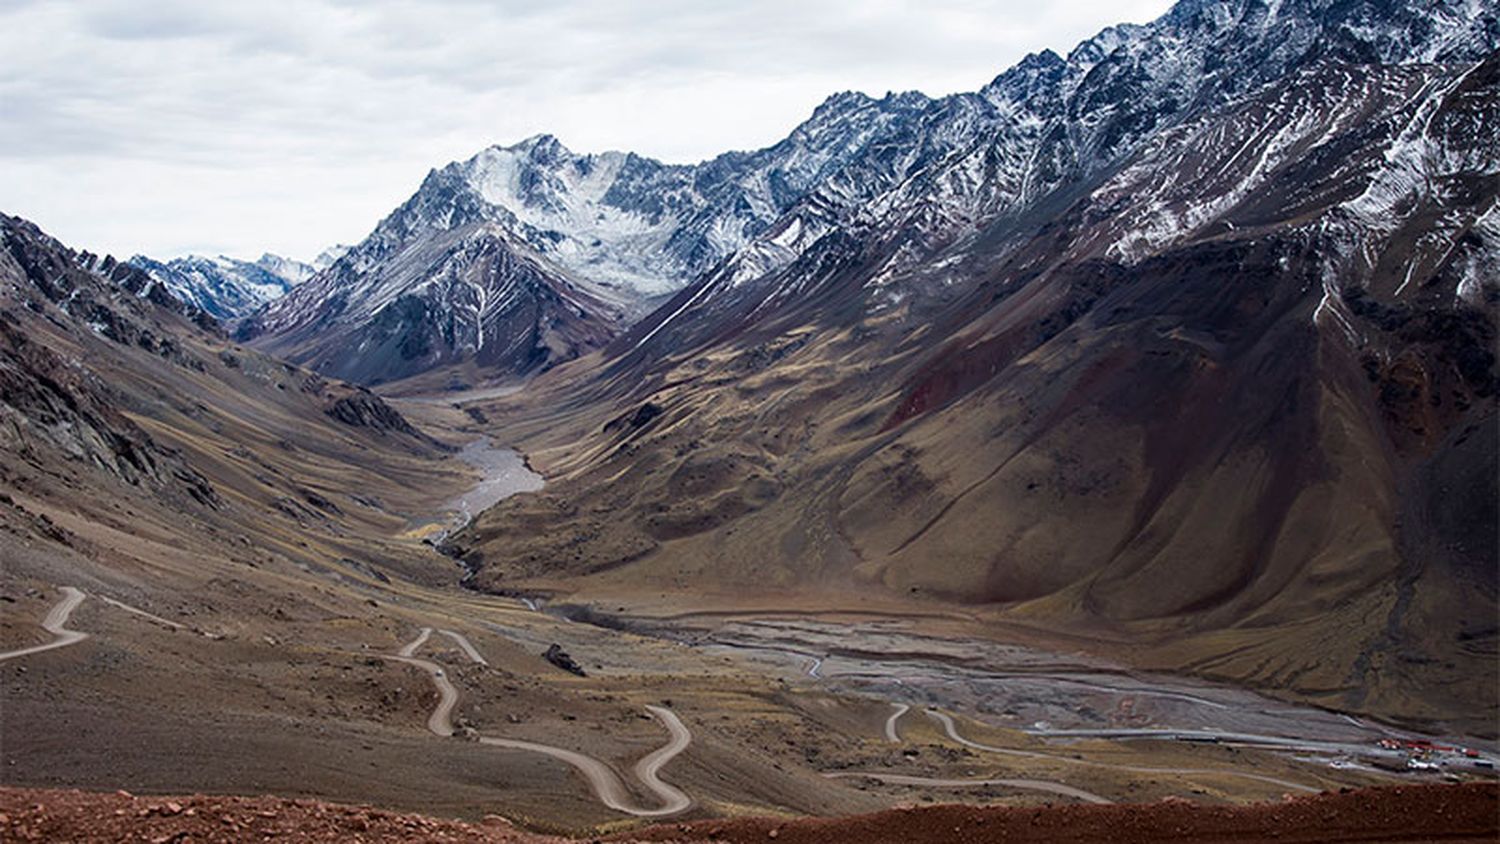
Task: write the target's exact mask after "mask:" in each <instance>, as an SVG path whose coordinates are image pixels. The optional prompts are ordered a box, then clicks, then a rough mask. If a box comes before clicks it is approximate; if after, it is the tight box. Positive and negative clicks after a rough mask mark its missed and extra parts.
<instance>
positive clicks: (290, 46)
mask: <svg viewBox="0 0 1500 844" xmlns="http://www.w3.org/2000/svg"><path fill="white" fill-rule="evenodd" d="M1170 5H1171V4H1170V0H1041V2H1038V0H993V2H977V0H912V2H903V0H847V2H845V1H844V0H753V2H742V3H724V2H714V0H628V2H621V1H620V0H488V2H486V0H255V2H221V0H56V2H52V1H51V0H39V1H36V0H0V211H5V212H7V213H11V214H19V215H21V216H24V217H28V218H31V219H33V220H35V221H36V222H37V223H38V224H40V225H41V226H42V227H43V228H44V229H47V230H48V231H49V232H50V233H52V234H53V235H55V236H57V237H59V238H60V239H62V240H63V241H64V242H65V243H68V244H69V245H71V246H74V247H78V248H88V249H91V250H93V251H96V252H110V253H114V254H116V255H119V256H122V257H123V256H127V255H130V254H133V253H136V252H144V253H147V254H150V255H154V256H157V257H171V256H176V255H180V254H183V253H187V252H200V253H208V254H217V253H221V252H222V253H227V254H231V255H237V256H244V257H250V258H254V257H256V256H258V255H259V254H260V253H261V252H262V251H267V250H269V251H273V252H279V253H282V254H286V255H290V256H292V257H297V258H304V259H306V258H311V257H312V256H313V255H315V254H316V253H317V252H318V251H319V250H321V249H322V248H323V247H325V246H327V245H329V244H332V243H336V242H354V241H357V240H359V239H361V238H363V237H364V236H365V235H366V234H367V233H368V232H369V231H370V229H371V228H372V227H373V226H374V225H375V223H376V222H378V221H379V219H380V218H381V217H383V216H385V214H386V213H388V212H389V211H390V210H391V209H392V208H394V207H395V206H396V205H397V204H399V203H400V202H402V201H403V200H404V199H405V198H406V197H407V196H409V195H410V194H411V192H412V191H413V190H414V189H415V188H416V186H417V185H418V184H419V183H420V182H421V179H422V177H423V176H424V175H425V174H426V173H427V171H428V170H429V169H431V168H432V167H436V166H441V165H442V164H445V163H447V162H448V161H451V160H455V159H460V158H467V157H468V156H470V155H472V154H473V153H475V152H477V151H478V150H479V149H481V148H483V147H485V146H487V145H489V144H492V143H512V142H515V141H518V140H520V139H522V138H525V137H527V136H530V135H533V134H536V133H538V132H550V133H552V134H554V135H557V136H558V137H559V138H560V139H561V140H562V142H563V143H564V144H565V145H567V146H568V147H569V148H571V149H573V150H576V151H580V152H594V151H601V150H606V149H627V150H633V151H635V152H639V153H642V154H645V155H650V156H654V157H656V158H660V159H663V160H666V161H678V162H687V161H697V160H700V159H703V158H707V157H710V156H712V155H714V154H716V153H719V152H722V151H725V150H728V149H753V148H758V147H762V146H766V145H768V144H771V143H774V142H775V141H777V140H779V139H780V138H781V137H783V136H784V135H785V134H786V133H787V131H788V130H790V129H791V128H792V127H793V126H795V125H796V124H797V123H799V122H800V121H801V120H803V119H804V118H805V117H806V116H807V115H808V114H809V113H810V112H811V111H812V109H813V107H814V106H816V105H817V104H818V103H819V102H821V101H822V100H823V99H824V98H825V97H827V96H828V95H829V94H831V93H834V92H837V91H843V90H851V89H852V90H858V91H864V92H866V93H869V94H873V95H877V96H879V95H883V94H884V93H886V92H887V91H891V90H894V91H904V90H911V89H917V90H921V91H924V92H926V93H928V94H946V93H951V92H954V91H966V90H974V89H977V88H978V87H980V86H982V85H983V84H984V83H986V82H988V81H989V80H990V79H991V78H993V77H994V76H995V75H997V74H998V73H999V72H1000V71H1002V70H1004V69H1005V68H1006V67H1008V66H1010V65H1011V64H1013V63H1014V62H1015V61H1017V60H1018V59H1020V58H1021V57H1022V56H1024V55H1025V54H1027V53H1029V52H1033V51H1036V50H1040V49H1042V48H1044V47H1051V48H1052V49H1054V50H1056V51H1057V52H1059V53H1062V54H1066V53H1067V51H1068V50H1069V49H1070V48H1071V47H1072V46H1073V45H1074V44H1076V43H1077V42H1078V41H1080V40H1082V39H1084V38H1087V37H1089V36H1091V35H1093V34H1094V33H1095V32H1097V31H1098V30H1099V29H1101V28H1103V27H1104V26H1107V25H1109V24H1113V23H1119V22H1121V21H1133V22H1144V21H1147V20H1150V19H1152V18H1154V17H1156V16H1157V15H1159V14H1160V13H1162V12H1163V11H1165V10H1166V9H1167V7H1168V6H1170Z"/></svg>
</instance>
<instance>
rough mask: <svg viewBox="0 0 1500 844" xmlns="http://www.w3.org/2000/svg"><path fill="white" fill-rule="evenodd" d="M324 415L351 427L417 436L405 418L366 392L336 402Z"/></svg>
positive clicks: (372, 394) (375, 396) (383, 401)
mask: <svg viewBox="0 0 1500 844" xmlns="http://www.w3.org/2000/svg"><path fill="white" fill-rule="evenodd" d="M324 413H327V414H328V415H329V416H331V417H333V418H334V419H337V420H338V421H340V422H342V423H344V424H345V425H353V426H354V427H356V428H371V429H374V430H376V431H395V432H398V433H402V434H409V435H412V436H416V435H417V429H415V428H413V427H412V426H411V423H410V422H407V421H406V417H404V416H402V415H401V413H400V412H399V411H397V410H396V409H395V408H393V407H391V406H390V405H389V404H387V403H386V402H385V400H383V399H381V398H380V397H379V396H377V395H375V394H374V393H371V392H370V391H368V390H360V391H359V392H356V393H354V394H353V395H349V396H344V397H343V398H341V399H338V400H336V401H335V402H334V403H333V404H331V405H329V406H328V409H327V410H325V411H324Z"/></svg>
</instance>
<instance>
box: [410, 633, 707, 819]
mask: <svg viewBox="0 0 1500 844" xmlns="http://www.w3.org/2000/svg"><path fill="white" fill-rule="evenodd" d="M439 632H441V633H442V634H443V635H445V636H448V637H449V638H452V639H453V640H454V641H455V642H458V644H459V647H460V648H463V650H464V652H465V653H466V654H468V656H469V658H470V659H472V660H473V661H475V662H477V663H480V664H482V665H488V664H489V663H487V662H485V659H484V657H483V656H482V655H480V654H479V652H478V651H477V650H475V649H474V646H473V645H472V644H470V643H469V640H468V639H466V638H464V637H463V636H462V635H461V634H458V633H453V632H450V631H448V630H442V631H439ZM431 636H432V628H431V627H423V628H422V630H421V632H419V633H418V634H417V637H416V638H415V639H413V640H411V641H410V642H407V643H406V645H405V646H403V647H402V648H401V650H400V651H399V652H398V653H395V654H382V655H381V657H382V658H383V659H389V660H394V661H396V662H404V663H406V664H407V665H414V666H416V667H418V668H421V669H422V670H423V671H426V672H427V674H428V676H429V677H431V678H432V683H433V685H434V686H436V687H437V690H438V694H439V700H438V705H437V708H436V709H434V710H432V714H431V715H430V716H428V718H427V729H428V730H430V731H432V733H433V734H434V735H438V736H442V737H444V738H448V737H450V736H452V735H453V709H454V707H455V706H456V705H457V704H458V689H456V688H455V687H454V685H453V683H452V681H450V680H449V679H448V675H447V673H446V672H444V671H443V669H442V667H441V666H439V665H438V664H437V663H435V662H431V661H429V660H425V659H421V658H419V657H417V656H415V654H416V652H417V649H418V648H420V647H422V645H424V644H426V643H427V640H428V639H429V638H431ZM646 711H648V712H650V713H651V714H652V715H654V716H656V719H657V720H658V721H661V722H662V725H663V726H665V727H666V728H667V732H668V733H669V734H670V736H671V738H670V739H669V740H668V741H667V743H666V744H665V745H663V746H661V747H659V748H657V749H656V750H653V751H652V752H650V753H648V754H646V755H645V756H643V757H641V759H640V761H638V762H636V764H635V775H636V776H637V777H639V778H640V781H641V783H642V784H643V785H645V786H646V788H647V789H648V790H649V791H650V792H651V793H652V794H654V795H655V796H656V797H657V798H658V799H659V800H660V801H661V803H662V805H661V806H660V807H659V808H654V809H653V808H647V807H644V806H640V805H637V804H636V803H635V801H634V800H633V799H632V798H631V795H630V791H629V789H627V788H626V787H625V783H624V781H622V780H621V779H620V776H619V774H617V773H615V770H614V769H613V768H611V767H610V766H609V765H606V764H605V763H603V762H601V761H599V760H598V759H595V758H594V757H592V756H587V755H585V754H582V753H579V752H577V751H574V750H568V749H566V748H562V747H554V746H553V745H550V744H541V743H538V742H530V741H521V740H519V739H504V738H494V737H491V736H481V737H480V738H479V742H480V743H481V744H487V745H490V746H491V747H503V748H507V749H510V750H526V751H530V752H532V753H541V754H545V755H547V756H551V757H552V758H554V759H559V760H561V761H563V762H566V763H568V764H569V765H572V766H573V767H574V768H576V769H578V771H579V773H581V774H583V777H584V779H586V780H588V783H589V786H590V787H591V788H593V790H594V794H595V795H596V796H597V797H598V798H599V802H601V803H603V804H604V805H605V806H608V807H609V808H611V809H614V810H616V811H619V812H624V813H626V814H629V815H635V816H637V817H665V816H667V815H675V814H677V813H679V812H682V811H685V810H686V809H688V808H689V807H691V806H692V805H693V800H692V798H691V797H689V796H688V795H687V794H686V793H685V792H683V791H682V789H680V788H678V787H676V786H674V785H672V784H670V783H667V782H663V781H662V779H661V776H660V771H661V769H662V766H664V765H666V764H667V763H668V762H670V761H672V759H673V758H674V757H676V756H677V754H679V753H681V752H682V751H684V750H686V749H687V747H688V745H690V744H692V742H693V735H692V733H691V732H689V731H688V728H687V727H686V726H685V725H684V724H683V723H682V720H681V719H680V718H678V717H677V713H675V712H673V711H672V710H670V709H666V708H664V707H660V706H647V707H646Z"/></svg>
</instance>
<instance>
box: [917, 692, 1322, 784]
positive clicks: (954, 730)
mask: <svg viewBox="0 0 1500 844" xmlns="http://www.w3.org/2000/svg"><path fill="white" fill-rule="evenodd" d="M927 714H928V715H930V716H932V718H933V719H934V720H936V721H938V722H939V723H941V724H942V725H943V730H944V731H945V732H946V733H947V734H948V738H951V739H953V740H954V741H956V742H958V743H959V744H961V745H963V746H965V747H972V748H974V749H975V750H983V751H985V752H986V753H1001V754H1005V755H1007V756H1026V757H1030V758H1033V759H1051V760H1053V761H1056V762H1067V763H1068V764H1072V765H1091V766H1093V767H1096V768H1112V769H1114V770H1116V771H1129V772H1131V773H1136V774H1174V775H1177V776H1189V777H1193V776H1198V777H1201V776H1224V777H1239V778H1240V779H1247V780H1255V781H1257V782H1263V783H1267V784H1270V785H1275V786H1278V787H1280V788H1289V789H1292V790H1294V791H1305V792H1308V793H1310V794H1317V793H1318V792H1320V791H1322V789H1320V788H1314V787H1312V786H1309V785H1303V784H1302V783H1297V782H1292V781H1291V780H1283V779H1277V778H1276V777H1268V776H1265V775H1264V774H1251V773H1246V772H1244V771H1233V770H1229V769H1215V768H1151V767H1144V766H1138V765H1116V764H1114V763H1111V762H1094V761H1091V760H1088V759H1074V758H1073V757H1071V756H1060V755H1055V754H1052V753H1037V752H1034V751H1029V750H1013V749H1011V748H1007V747H993V746H991V745H988V744H980V743H979V742H977V741H970V740H969V739H966V738H964V737H963V736H962V735H959V732H958V726H957V725H956V724H954V723H953V719H952V718H951V717H949V716H948V715H947V714H946V713H943V712H937V711H935V710H932V709H929V710H927Z"/></svg>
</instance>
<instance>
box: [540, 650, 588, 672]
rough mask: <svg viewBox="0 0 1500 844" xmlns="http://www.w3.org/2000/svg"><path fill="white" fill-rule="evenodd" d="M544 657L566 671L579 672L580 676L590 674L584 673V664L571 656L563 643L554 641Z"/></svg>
mask: <svg viewBox="0 0 1500 844" xmlns="http://www.w3.org/2000/svg"><path fill="white" fill-rule="evenodd" d="M542 659H545V660H547V661H548V662H550V663H552V664H553V665H555V666H557V667H558V668H561V669H562V670H564V671H567V672H569V673H571V674H577V675H578V676H579V677H587V676H588V674H586V673H584V670H583V666H581V665H579V664H578V663H577V662H575V661H574V660H573V657H571V656H569V655H568V652H567V651H565V650H563V649H562V645H559V644H557V643H556V642H553V643H552V645H551V646H550V647H548V648H547V652H546V653H544V654H542Z"/></svg>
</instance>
